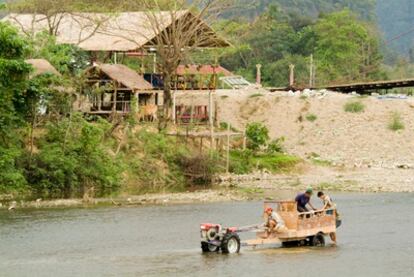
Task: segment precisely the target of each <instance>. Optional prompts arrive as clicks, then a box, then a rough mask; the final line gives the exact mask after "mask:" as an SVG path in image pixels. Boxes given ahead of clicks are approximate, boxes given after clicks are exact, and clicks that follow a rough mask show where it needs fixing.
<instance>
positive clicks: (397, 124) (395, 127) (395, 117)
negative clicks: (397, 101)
mask: <svg viewBox="0 0 414 277" xmlns="http://www.w3.org/2000/svg"><path fill="white" fill-rule="evenodd" d="M404 128H405V126H404V123H403V122H402V119H401V115H400V114H399V113H397V112H394V113H393V114H392V117H391V121H390V123H389V124H388V129H390V130H392V131H399V130H403V129H404Z"/></svg>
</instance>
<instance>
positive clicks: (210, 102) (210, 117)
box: [208, 90, 214, 127]
mask: <svg viewBox="0 0 414 277" xmlns="http://www.w3.org/2000/svg"><path fill="white" fill-rule="evenodd" d="M208 120H209V123H210V127H211V126H213V123H214V121H213V94H212V92H211V90H209V91H208Z"/></svg>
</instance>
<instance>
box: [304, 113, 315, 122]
mask: <svg viewBox="0 0 414 277" xmlns="http://www.w3.org/2000/svg"><path fill="white" fill-rule="evenodd" d="M317 119H318V117H317V116H316V115H315V114H308V115H306V120H307V121H310V122H314V121H316V120H317Z"/></svg>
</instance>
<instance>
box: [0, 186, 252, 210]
mask: <svg viewBox="0 0 414 277" xmlns="http://www.w3.org/2000/svg"><path fill="white" fill-rule="evenodd" d="M249 194H250V193H247V192H246V191H244V190H239V189H236V188H232V189H225V188H217V189H208V190H199V191H194V192H182V193H153V194H143V195H123V196H118V197H113V198H95V199H87V200H85V199H56V200H42V199H37V200H35V201H24V200H20V201H14V200H3V201H2V202H0V209H9V208H10V207H12V208H11V209H20V208H29V209H30V208H76V207H94V206H115V207H120V206H140V205H174V204H193V203H214V202H229V201H248V200H252V199H253V198H252V197H251V196H249Z"/></svg>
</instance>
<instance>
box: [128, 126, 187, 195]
mask: <svg viewBox="0 0 414 277" xmlns="http://www.w3.org/2000/svg"><path fill="white" fill-rule="evenodd" d="M124 155H125V161H126V163H127V164H128V169H127V170H128V172H129V174H128V180H127V185H128V190H129V191H130V192H134V193H142V192H160V191H182V190H184V189H185V185H186V179H185V176H184V173H183V170H182V166H181V163H182V161H183V160H184V159H186V157H189V156H190V152H189V150H188V149H187V148H186V147H185V146H184V145H182V144H180V143H177V141H176V140H175V139H174V138H173V137H171V136H167V135H165V134H163V133H154V132H151V131H148V130H146V129H143V130H140V131H139V132H138V133H137V134H135V135H132V134H131V135H130V137H129V140H128V148H127V149H124Z"/></svg>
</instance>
